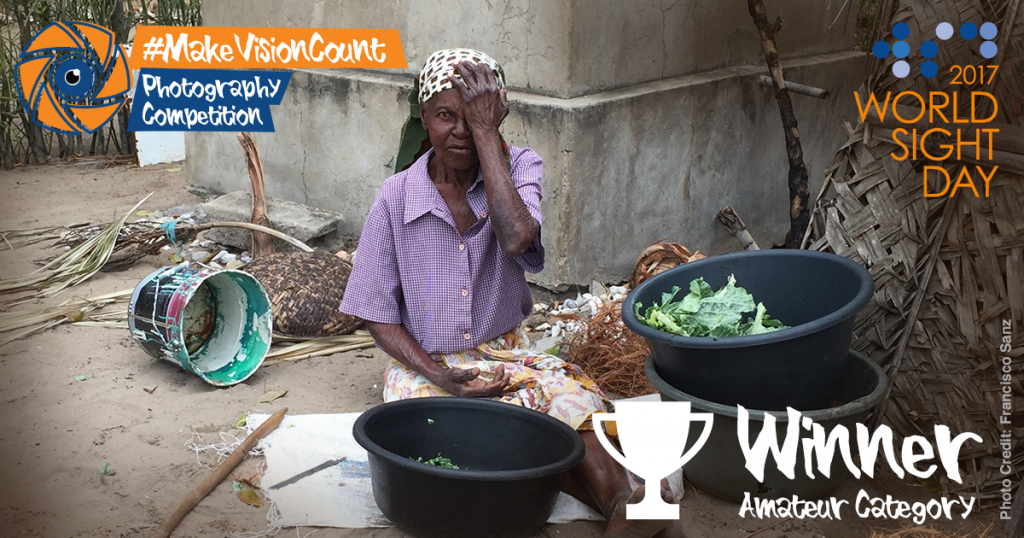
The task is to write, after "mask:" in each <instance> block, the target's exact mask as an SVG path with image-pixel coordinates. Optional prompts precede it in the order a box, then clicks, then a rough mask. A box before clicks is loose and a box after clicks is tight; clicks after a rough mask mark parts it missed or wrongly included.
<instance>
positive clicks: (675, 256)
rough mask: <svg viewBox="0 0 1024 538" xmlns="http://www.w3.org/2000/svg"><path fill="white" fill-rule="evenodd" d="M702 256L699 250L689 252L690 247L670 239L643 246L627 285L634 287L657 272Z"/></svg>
mask: <svg viewBox="0 0 1024 538" xmlns="http://www.w3.org/2000/svg"><path fill="white" fill-rule="evenodd" d="M704 257H705V256H704V254H702V253H701V252H700V251H699V250H698V251H697V252H693V253H691V252H690V249H688V248H686V247H684V246H683V245H680V244H679V243H673V242H671V241H661V242H658V243H655V244H653V245H651V246H649V247H647V248H645V249H644V251H643V252H641V253H640V256H639V257H638V258H637V260H636V264H634V265H633V276H632V277H631V278H630V279H629V287H630V288H632V289H636V287H637V286H639V285H640V283H641V282H643V281H644V280H647V279H648V278H651V277H652V276H654V275H656V274H658V273H661V272H663V271H667V270H669V269H671V268H673V267H675V266H677V265H682V264H684V263H686V262H689V261H694V260H699V259H702V258H704Z"/></svg>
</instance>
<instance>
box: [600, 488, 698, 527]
mask: <svg viewBox="0 0 1024 538" xmlns="http://www.w3.org/2000/svg"><path fill="white" fill-rule="evenodd" d="M644 488H645V487H644V486H640V487H638V488H637V489H636V491H634V492H633V493H632V494H631V495H629V496H628V497H625V496H623V498H622V500H621V501H619V502H618V503H617V506H616V508H615V512H614V514H613V516H612V518H611V519H609V520H608V527H607V528H606V529H605V531H604V538H682V536H683V533H682V527H681V526H680V524H679V521H677V520H670V519H666V520H659V519H635V520H629V519H626V505H627V504H636V503H638V502H640V501H641V500H642V499H643V498H644V492H645V489H644ZM661 498H662V499H665V502H668V503H671V504H675V499H674V498H673V496H672V492H671V491H670V490H669V489H668V488H667V487H664V486H663V487H662V488H661Z"/></svg>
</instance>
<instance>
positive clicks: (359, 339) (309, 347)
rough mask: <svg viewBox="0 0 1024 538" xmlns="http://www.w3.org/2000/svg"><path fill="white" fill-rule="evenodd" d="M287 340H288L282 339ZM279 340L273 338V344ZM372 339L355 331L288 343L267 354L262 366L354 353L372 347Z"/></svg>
mask: <svg viewBox="0 0 1024 538" xmlns="http://www.w3.org/2000/svg"><path fill="white" fill-rule="evenodd" d="M284 339H288V338H284ZM280 341H281V339H278V337H276V336H275V344H277V342H280ZM373 345H374V342H373V337H372V336H370V333H369V332H367V331H362V330H360V331H355V332H353V333H352V334H346V335H342V336H328V337H324V338H314V339H311V340H305V341H301V342H297V343H295V342H288V343H284V344H282V345H280V346H278V347H277V348H276V349H274V350H273V351H271V352H270V353H268V354H267V357H266V359H265V360H264V361H263V364H264V365H268V364H276V363H279V362H292V361H298V360H302V359H309V358H312V357H323V356H327V355H333V354H335V353H344V352H345V351H355V350H357V349H366V348H368V347H373Z"/></svg>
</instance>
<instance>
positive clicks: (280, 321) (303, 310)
mask: <svg viewBox="0 0 1024 538" xmlns="http://www.w3.org/2000/svg"><path fill="white" fill-rule="evenodd" d="M243 270H244V271H245V272H247V273H249V274H251V275H252V276H254V277H256V280H259V282H260V284H262V285H263V287H264V288H265V289H266V290H267V294H268V295H270V300H271V302H272V303H273V309H274V332H275V333H278V334H282V335H286V336H292V337H300V338H306V337H308V338H316V337H323V336H335V335H341V334H348V333H351V332H352V331H354V330H356V329H357V328H359V326H360V325H361V324H362V320H360V319H359V318H356V317H353V316H350V315H348V314H344V313H342V312H339V311H338V306H339V305H341V299H342V298H343V297H344V295H345V286H346V285H347V284H348V277H349V275H350V274H351V272H352V266H351V265H349V263H348V262H346V261H344V260H342V259H341V258H339V257H337V256H334V255H332V254H328V253H326V252H321V251H314V252H276V253H273V254H268V255H265V256H262V257H260V258H257V259H255V260H253V261H252V263H250V264H249V265H247V266H245V268H244V269H243Z"/></svg>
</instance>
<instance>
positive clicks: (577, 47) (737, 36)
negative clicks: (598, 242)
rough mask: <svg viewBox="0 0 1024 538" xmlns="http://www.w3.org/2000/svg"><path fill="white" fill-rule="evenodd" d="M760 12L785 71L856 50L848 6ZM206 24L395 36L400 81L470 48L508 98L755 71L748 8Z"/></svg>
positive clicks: (519, 7)
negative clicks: (445, 52)
mask: <svg viewBox="0 0 1024 538" xmlns="http://www.w3.org/2000/svg"><path fill="white" fill-rule="evenodd" d="M768 4H769V5H768V6H767V7H766V9H767V10H768V18H769V20H770V21H775V20H776V17H779V16H781V17H782V18H783V31H782V32H780V34H779V37H778V46H779V50H780V52H781V54H782V57H783V58H784V59H785V58H795V57H800V56H807V55H811V54H823V53H830V52H839V51H848V50H851V49H852V48H853V39H854V24H855V22H856V16H855V15H856V10H855V9H853V10H851V9H850V5H855V3H853V2H850V3H849V4H850V5H848V4H847V3H844V2H842V1H839V0H837V1H834V2H828V1H823V0H785V1H780V2H768ZM844 7H845V9H843V8H844ZM203 21H204V23H205V24H207V25H209V26H215V25H224V26H291V27H312V28H395V29H398V30H399V32H400V34H401V36H402V44H403V46H404V47H405V56H406V59H407V61H408V63H409V67H408V69H406V70H405V71H404V72H405V73H408V74H410V75H412V74H415V73H417V72H418V71H419V68H420V67H421V66H422V65H423V61H424V60H425V59H426V58H427V56H429V55H430V53H432V52H434V51H435V50H438V49H442V48H449V47H469V48H476V49H479V50H483V51H485V52H487V53H488V54H490V55H491V56H493V57H494V58H495V59H497V60H498V61H499V62H501V63H502V66H503V67H504V69H505V74H506V76H507V78H508V81H509V85H510V86H511V87H513V88H518V89H523V90H528V91H530V92H532V93H540V94H546V95H554V96H559V97H573V96H578V95H583V94H586V93H592V92H593V91H595V90H603V89H610V88H620V87H625V86H631V85H634V84H638V83H642V82H649V81H652V80H660V79H663V78H668V77H675V76H680V75H686V74H690V73H696V72H699V71H707V70H710V69H717V68H722V67H729V66H737V65H748V64H750V63H756V62H760V61H762V56H761V45H760V41H759V40H758V37H757V31H756V29H755V28H754V25H753V22H752V21H751V18H750V15H749V14H748V12H747V2H746V0H508V1H499V0H491V1H487V2H482V1H480V0H434V1H429V2H428V1H423V0H419V1H417V0H379V1H372V0H360V1H352V0H292V1H288V2H266V1H264V0H217V1H212V2H206V3H204V4H203ZM833 21H836V22H835V24H834V25H832V27H831V29H829V26H830V25H831V23H832V22H833ZM388 72H392V73H394V72H396V71H395V70H388Z"/></svg>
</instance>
